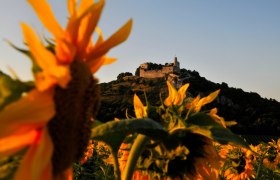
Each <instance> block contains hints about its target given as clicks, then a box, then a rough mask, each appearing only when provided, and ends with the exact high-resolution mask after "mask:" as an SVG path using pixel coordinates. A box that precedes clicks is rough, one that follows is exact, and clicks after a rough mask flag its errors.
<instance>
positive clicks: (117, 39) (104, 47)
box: [88, 19, 132, 60]
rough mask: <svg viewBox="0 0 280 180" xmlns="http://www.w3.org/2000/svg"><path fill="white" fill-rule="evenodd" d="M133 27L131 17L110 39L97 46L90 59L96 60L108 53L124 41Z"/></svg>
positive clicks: (90, 54) (89, 56)
mask: <svg viewBox="0 0 280 180" xmlns="http://www.w3.org/2000/svg"><path fill="white" fill-rule="evenodd" d="M131 28H132V19H130V20H129V21H128V22H127V23H126V24H125V25H124V26H123V27H122V28H120V29H119V30H118V31H117V32H116V33H114V34H113V35H112V36H111V37H110V38H109V39H107V40H106V41H104V42H103V43H102V44H100V45H99V46H95V47H94V48H93V49H92V51H91V52H90V53H89V55H88V59H91V60H94V59H97V58H98V57H101V56H103V55H104V54H105V53H107V52H108V51H109V50H110V49H111V48H112V47H114V46H117V45H118V44H120V43H122V42H124V41H125V40H126V39H127V38H128V36H129V34H130V32H131Z"/></svg>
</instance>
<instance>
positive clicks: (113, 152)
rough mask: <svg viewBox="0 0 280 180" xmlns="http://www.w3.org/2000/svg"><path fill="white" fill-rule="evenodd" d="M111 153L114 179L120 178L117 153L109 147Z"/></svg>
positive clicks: (118, 179) (119, 179)
mask: <svg viewBox="0 0 280 180" xmlns="http://www.w3.org/2000/svg"><path fill="white" fill-rule="evenodd" d="M111 152H112V155H113V160H114V174H115V179H116V180H121V172H120V169H119V161H118V155H117V152H115V151H113V150H112V149H111Z"/></svg>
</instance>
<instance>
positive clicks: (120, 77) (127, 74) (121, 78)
mask: <svg viewBox="0 0 280 180" xmlns="http://www.w3.org/2000/svg"><path fill="white" fill-rule="evenodd" d="M126 76H132V73H130V72H123V73H120V74H119V75H118V76H117V80H118V81H122V80H123V78H124V77H126Z"/></svg>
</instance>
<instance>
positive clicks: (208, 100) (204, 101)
mask: <svg viewBox="0 0 280 180" xmlns="http://www.w3.org/2000/svg"><path fill="white" fill-rule="evenodd" d="M219 93H220V90H217V91H215V92H212V93H211V94H209V95H208V96H207V97H204V98H202V99H200V100H199V102H198V103H197V105H196V107H195V112H198V111H200V109H201V107H202V106H204V105H205V104H208V103H211V102H212V101H214V99H215V98H216V97H217V96H218V94H219Z"/></svg>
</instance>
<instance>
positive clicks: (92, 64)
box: [87, 56, 106, 74]
mask: <svg viewBox="0 0 280 180" xmlns="http://www.w3.org/2000/svg"><path fill="white" fill-rule="evenodd" d="M105 60H106V57H105V56H103V57H101V58H98V59H95V61H89V62H87V65H88V67H89V69H90V72H91V73H92V74H94V73H95V72H97V70H98V69H99V68H100V67H101V66H102V65H103V64H104V62H105Z"/></svg>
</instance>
